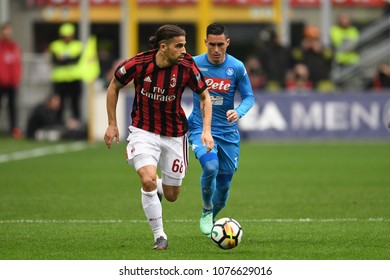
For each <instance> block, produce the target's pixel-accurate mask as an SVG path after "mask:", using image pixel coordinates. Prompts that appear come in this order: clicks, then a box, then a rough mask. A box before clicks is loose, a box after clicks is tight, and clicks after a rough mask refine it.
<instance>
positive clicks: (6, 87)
mask: <svg viewBox="0 0 390 280" xmlns="http://www.w3.org/2000/svg"><path fill="white" fill-rule="evenodd" d="M21 72H22V63H21V54H20V48H19V46H18V44H17V43H16V42H15V41H13V39H12V26H11V24H10V23H4V24H3V25H2V26H1V30H0V109H1V101H2V99H3V98H2V97H3V95H4V96H6V97H7V99H8V118H9V129H10V133H11V135H12V137H14V138H20V137H21V136H22V132H21V131H20V129H19V128H18V125H17V116H18V114H17V91H18V88H19V85H20V80H21V74H22V73H21Z"/></svg>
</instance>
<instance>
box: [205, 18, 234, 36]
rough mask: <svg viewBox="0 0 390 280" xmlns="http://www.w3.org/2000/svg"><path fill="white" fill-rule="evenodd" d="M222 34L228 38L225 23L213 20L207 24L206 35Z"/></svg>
mask: <svg viewBox="0 0 390 280" xmlns="http://www.w3.org/2000/svg"><path fill="white" fill-rule="evenodd" d="M222 34H224V35H225V36H226V38H229V32H228V30H227V27H226V26H225V25H223V24H221V23H218V22H215V23H212V24H210V25H209V26H207V30H206V37H207V36H208V35H222Z"/></svg>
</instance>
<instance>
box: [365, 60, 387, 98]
mask: <svg viewBox="0 0 390 280" xmlns="http://www.w3.org/2000/svg"><path fill="white" fill-rule="evenodd" d="M368 88H369V89H372V90H374V91H382V90H386V89H387V90H390V66H389V65H387V64H381V65H379V67H378V69H377V72H376V74H375V76H374V78H373V79H372V81H371V83H370V84H369V86H368Z"/></svg>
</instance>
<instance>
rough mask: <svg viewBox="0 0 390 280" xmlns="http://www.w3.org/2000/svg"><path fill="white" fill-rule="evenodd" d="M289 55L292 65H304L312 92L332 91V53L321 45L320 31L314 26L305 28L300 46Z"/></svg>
mask: <svg viewBox="0 0 390 280" xmlns="http://www.w3.org/2000/svg"><path fill="white" fill-rule="evenodd" d="M291 55H292V62H293V65H295V64H304V65H306V67H307V70H308V75H309V76H308V79H309V80H310V82H311V85H312V87H313V89H314V90H316V91H319V92H330V91H334V85H333V83H332V81H331V67H332V61H333V51H332V50H331V49H330V48H325V47H324V46H323V45H322V43H321V40H320V30H319V29H318V28H317V27H316V26H312V25H309V26H306V27H305V29H304V36H303V39H302V42H301V45H300V46H299V47H296V48H294V49H293V50H292V52H291ZM299 68H302V67H299Z"/></svg>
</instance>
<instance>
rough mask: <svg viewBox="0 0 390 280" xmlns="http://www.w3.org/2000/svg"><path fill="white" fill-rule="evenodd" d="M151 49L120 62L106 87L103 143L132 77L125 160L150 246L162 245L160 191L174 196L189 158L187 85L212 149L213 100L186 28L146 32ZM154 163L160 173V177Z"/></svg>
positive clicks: (111, 134) (112, 131) (111, 133)
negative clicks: (135, 181)
mask: <svg viewBox="0 0 390 280" xmlns="http://www.w3.org/2000/svg"><path fill="white" fill-rule="evenodd" d="M149 42H150V44H151V46H152V47H153V49H152V50H150V51H146V52H142V53H139V54H137V55H135V56H134V57H132V58H130V59H127V60H125V61H122V62H121V63H119V65H118V67H117V68H116V71H115V76H114V78H113V79H112V80H111V82H110V85H109V86H108V89H107V115H108V128H107V130H106V133H105V135H104V140H105V142H106V144H107V147H108V148H110V147H111V144H112V142H113V141H114V139H115V140H116V142H117V143H118V142H119V130H118V125H117V120H116V105H117V102H118V94H119V91H120V89H121V88H123V87H124V86H125V85H127V84H128V83H129V82H130V81H132V80H133V81H134V91H135V96H134V103H133V107H132V113H131V121H132V122H131V125H130V126H129V132H130V133H129V136H128V138H127V140H128V145H127V148H126V154H127V160H128V162H129V164H131V165H134V167H135V169H136V170H137V173H138V175H139V177H140V180H141V184H142V189H141V192H142V206H143V209H144V212H145V215H146V217H147V219H148V221H149V224H150V226H151V229H152V231H153V234H154V242H155V243H154V249H156V250H165V249H166V248H167V247H168V238H167V235H166V234H165V232H164V229H163V222H162V207H161V201H160V199H159V198H160V196H162V195H164V197H165V198H166V199H167V200H168V201H172V202H173V201H175V200H176V199H177V197H178V195H179V192H180V188H179V187H180V186H181V183H182V180H183V178H184V176H185V173H186V167H187V161H188V158H187V156H188V145H187V129H188V128H187V127H188V125H187V118H186V115H185V113H184V111H183V108H182V107H181V97H182V94H183V92H184V89H185V87H186V86H188V87H189V88H190V89H191V90H193V91H194V92H196V93H197V94H198V95H199V97H200V104H201V110H202V116H203V132H202V135H201V141H202V143H203V145H205V146H206V147H207V150H208V151H210V150H211V149H212V148H213V147H214V141H213V138H212V136H211V128H210V126H211V110H212V109H211V108H212V107H211V101H210V95H209V93H208V90H207V85H206V82H205V80H204V78H203V75H202V73H201V72H200V71H199V69H198V67H197V66H196V64H195V62H194V60H193V59H192V57H191V56H190V55H189V54H187V53H186V49H185V44H186V33H185V31H184V30H183V29H181V28H179V27H178V26H176V25H163V26H161V27H160V28H159V29H158V30H157V31H156V33H155V35H154V36H152V37H150V39H149ZM157 167H159V169H160V171H161V174H162V177H161V179H158V176H157Z"/></svg>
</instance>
